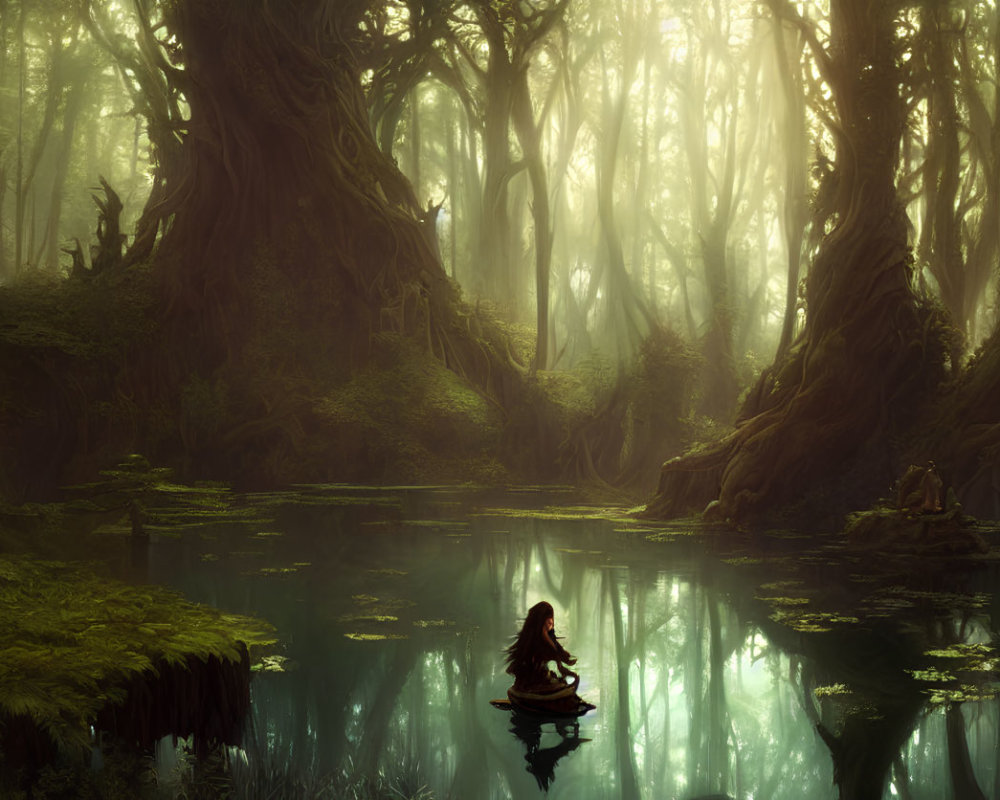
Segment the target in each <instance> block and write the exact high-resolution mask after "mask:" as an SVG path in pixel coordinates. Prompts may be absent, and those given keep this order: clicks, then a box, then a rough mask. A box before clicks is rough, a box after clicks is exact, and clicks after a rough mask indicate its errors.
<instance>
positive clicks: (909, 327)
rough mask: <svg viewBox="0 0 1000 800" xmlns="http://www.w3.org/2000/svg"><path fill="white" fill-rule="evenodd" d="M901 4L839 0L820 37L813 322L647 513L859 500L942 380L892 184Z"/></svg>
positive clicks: (891, 460) (786, 7)
mask: <svg viewBox="0 0 1000 800" xmlns="http://www.w3.org/2000/svg"><path fill="white" fill-rule="evenodd" d="M772 7H773V8H774V10H775V11H776V13H779V14H781V15H782V16H783V17H784V18H785V19H786V24H791V25H798V24H804V21H803V20H801V19H799V18H798V17H797V15H796V12H795V11H794V9H793V7H792V6H791V4H786V3H774V4H772ZM900 8H902V4H901V3H898V2H885V3H870V2H867V0H833V2H832V3H831V9H830V27H831V31H830V38H829V42H828V44H827V45H826V46H825V47H824V46H822V45H820V43H819V42H818V41H816V39H815V38H813V39H812V41H811V44H812V46H813V49H814V52H815V56H816V60H817V63H818V64H819V65H820V68H821V69H822V72H823V78H824V80H825V82H826V83H827V84H828V85H829V87H830V89H831V91H832V93H833V96H834V101H835V108H836V111H837V115H838V117H837V119H835V120H833V121H832V124H833V134H834V140H835V144H836V157H835V165H834V166H835V169H834V173H833V176H832V178H831V180H832V181H834V183H833V186H832V187H831V188H832V192H833V200H832V203H833V205H832V211H833V216H832V226H831V229H830V230H829V232H828V233H827V234H826V236H825V238H824V239H823V240H822V243H821V245H820V248H819V251H818V253H817V255H816V257H815V260H814V261H813V263H812V265H811V267H810V273H809V277H808V284H807V290H806V308H807V312H806V313H807V316H806V322H805V326H804V328H803V330H802V331H801V333H800V334H799V336H798V338H797V340H796V341H795V342H794V343H793V345H792V346H791V348H790V349H789V350H788V352H787V353H786V354H785V355H783V356H782V357H780V358H779V360H778V361H777V362H776V363H775V364H774V365H773V366H772V367H771V368H769V369H768V370H766V371H765V372H764V374H763V376H762V377H761V379H760V380H759V381H758V383H757V384H756V386H755V387H754V388H753V389H752V391H751V394H750V395H749V397H748V399H747V401H746V403H745V405H744V408H743V411H742V414H741V417H740V420H739V421H738V423H737V425H736V428H735V429H734V430H733V432H732V433H731V434H729V435H728V436H726V437H725V438H724V439H723V440H722V441H720V442H719V443H717V444H714V445H712V446H710V447H708V448H706V449H705V450H703V451H700V452H697V453H693V454H689V455H687V456H684V457H681V458H678V459H674V460H672V461H669V462H667V463H666V464H665V465H664V466H663V469H662V472H661V476H660V483H659V488H658V491H657V494H656V497H655V499H654V500H653V501H652V502H651V503H650V505H649V506H648V509H647V511H648V513H650V514H652V515H656V516H674V515H678V514H684V513H688V512H691V511H701V510H703V509H705V508H706V507H708V506H710V505H711V509H712V510H713V511H714V512H715V513H716V514H718V515H719V516H721V517H723V518H727V519H732V520H736V521H749V520H753V519H755V518H756V519H760V518H763V517H766V516H769V515H771V514H772V513H773V512H774V511H775V509H778V508H788V507H794V506H796V505H797V504H802V505H803V506H804V507H813V508H815V507H818V506H826V505H828V504H829V503H830V502H831V501H832V502H833V503H834V504H835V505H839V506H840V508H839V509H838V510H841V511H843V510H846V509H849V508H851V507H852V504H853V506H854V507H859V506H860V507H864V506H865V505H867V504H868V503H869V502H871V500H872V499H873V498H875V497H877V496H879V495H880V494H883V493H884V492H885V491H886V489H887V488H888V487H889V486H890V485H891V483H892V480H893V478H894V476H895V475H896V473H897V470H898V460H899V457H900V453H899V451H898V449H897V446H898V444H899V438H898V437H899V436H900V435H901V434H903V432H904V431H906V430H907V429H908V428H909V427H911V426H912V424H913V423H914V421H915V419H916V418H917V415H918V414H919V412H920V411H921V410H922V408H923V407H924V404H925V403H926V402H927V401H928V400H929V398H930V396H931V393H932V391H933V390H934V389H935V388H936V387H937V386H938V384H939V383H940V382H941V380H942V379H943V378H944V374H945V366H946V357H947V354H946V352H945V350H944V348H943V346H942V344H941V338H940V337H939V336H938V335H937V333H938V331H939V329H940V327H941V323H940V321H939V319H938V316H937V313H936V312H935V311H934V310H933V309H931V308H930V307H928V306H926V305H925V304H923V303H922V302H921V301H919V300H918V297H917V295H916V293H915V292H914V288H913V262H912V256H911V253H910V250H909V247H908V242H907V229H906V216H905V213H904V208H903V205H902V202H901V200H900V197H899V195H898V193H897V187H896V178H897V168H898V166H899V149H900V140H901V136H902V133H903V127H904V124H905V121H906V97H905V95H904V94H903V91H904V87H903V64H904V61H903V59H902V58H901V43H900V41H899V38H898V36H899V33H898V28H897V24H896V22H897V14H898V12H899V10H900ZM834 498H835V499H834Z"/></svg>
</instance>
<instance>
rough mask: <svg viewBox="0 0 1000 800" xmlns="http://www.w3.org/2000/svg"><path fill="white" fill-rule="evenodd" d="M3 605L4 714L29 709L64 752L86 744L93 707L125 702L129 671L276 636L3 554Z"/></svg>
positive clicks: (156, 595) (155, 590)
mask: <svg viewBox="0 0 1000 800" xmlns="http://www.w3.org/2000/svg"><path fill="white" fill-rule="evenodd" d="M0 607H2V608H4V609H5V613H4V614H3V615H2V618H0V722H2V723H4V724H6V723H8V722H9V721H11V720H14V719H17V718H19V717H21V718H25V717H26V718H28V719H30V720H31V722H32V723H33V725H34V727H35V728H36V729H38V730H39V731H40V732H42V733H44V734H45V735H46V736H47V737H48V738H49V739H50V740H51V741H52V742H53V743H54V744H55V745H56V746H57V747H58V748H59V749H61V750H64V751H71V750H73V749H78V748H82V747H87V746H89V745H90V742H91V725H92V724H93V721H94V720H95V719H96V717H97V715H98V713H99V712H100V711H101V709H102V708H104V707H105V706H107V705H109V704H112V705H120V704H121V703H123V702H124V700H125V689H124V688H123V687H125V686H126V685H127V684H128V683H129V680H130V679H131V678H132V677H134V676H135V675H137V674H140V673H147V674H149V675H150V676H152V678H153V679H155V678H156V677H157V666H158V665H160V666H162V665H169V666H171V667H177V668H181V669H186V668H187V664H188V663H189V659H190V658H191V657H196V658H198V659H201V660H202V661H207V660H208V658H209V657H210V656H213V655H214V656H216V657H217V658H219V659H220V660H229V661H236V662H238V661H239V660H240V658H241V652H242V645H243V644H245V645H246V646H247V647H248V648H253V647H260V646H265V645H267V644H270V643H272V642H273V641H274V637H273V633H274V632H273V629H272V628H271V627H270V626H269V625H267V623H264V622H262V621H260V620H256V619H252V618H248V617H244V616H239V615H235V614H227V613H224V612H221V611H219V610H216V609H213V608H210V607H207V606H201V605H197V604H195V603H191V602H189V601H187V600H184V599H183V598H182V597H180V596H179V595H177V594H175V593H173V592H170V591H168V590H166V589H163V588H161V587H157V586H139V587H136V586H129V585H126V584H123V583H119V582H115V581H111V580H108V579H105V578H101V577H98V576H97V575H95V574H93V573H92V572H90V571H88V570H86V569H85V568H82V567H79V566H75V565H72V564H65V563H59V562H52V561H41V560H36V559H31V558H27V557H17V558H13V557H6V556H4V557H0Z"/></svg>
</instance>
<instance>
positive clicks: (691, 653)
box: [149, 487, 1000, 800]
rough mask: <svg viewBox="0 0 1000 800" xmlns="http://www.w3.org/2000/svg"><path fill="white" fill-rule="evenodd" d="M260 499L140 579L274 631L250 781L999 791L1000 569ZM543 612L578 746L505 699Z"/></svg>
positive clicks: (498, 509)
mask: <svg viewBox="0 0 1000 800" xmlns="http://www.w3.org/2000/svg"><path fill="white" fill-rule="evenodd" d="M248 502H249V503H250V505H251V506H252V507H253V509H255V510H256V513H258V515H259V519H258V520H257V521H255V522H252V523H243V524H239V525H216V526H207V527H202V528H199V529H195V530H193V531H188V532H186V533H183V534H182V535H180V536H177V537H166V536H160V537H154V543H153V545H152V548H151V551H150V560H149V571H150V572H149V578H150V579H151V580H153V581H156V582H159V583H165V584H168V585H172V586H174V587H176V588H177V589H179V590H181V591H183V592H184V593H185V594H186V595H187V596H188V597H190V598H191V599H194V600H198V601H201V602H206V603H210V604H212V605H216V606H218V607H220V608H224V609H227V610H231V611H236V612H242V613H252V614H255V615H257V616H260V617H263V618H265V619H267V620H269V621H270V622H271V623H273V624H274V625H275V626H276V628H277V630H278V635H279V637H280V640H281V643H280V645H279V647H278V648H277V650H276V653H275V655H276V656H280V657H279V658H271V659H268V660H267V661H266V664H265V667H266V669H263V670H262V671H260V672H258V673H257V675H256V676H255V678H254V680H253V683H252V698H253V719H252V725H251V727H250V730H249V731H248V733H247V743H246V746H245V748H244V750H243V752H240V753H237V754H236V759H237V761H238V762H242V763H243V764H244V765H245V767H246V772H247V774H250V773H253V772H254V771H255V770H256V771H261V770H263V771H268V770H270V771H271V772H283V773H286V774H290V775H295V776H297V780H299V781H301V782H302V783H303V785H307V784H309V782H314V783H316V784H317V785H318V783H319V782H320V781H321V779H322V777H323V776H325V775H329V774H331V773H335V772H340V773H341V774H347V773H350V774H352V775H377V774H380V773H381V775H383V776H385V779H386V780H387V781H389V782H390V783H392V784H393V785H395V786H396V787H398V788H399V789H400V790H401V791H402V792H403V793H404V794H405V795H406V796H410V794H415V793H416V790H418V789H419V788H421V787H425V789H426V790H428V791H430V792H431V793H432V794H433V796H434V797H436V798H508V797H513V798H533V797H545V796H547V797H550V798H579V799H582V800H587V799H588V798H595V799H596V798H680V799H681V800H685V799H686V798H693V797H697V796H700V795H708V794H713V795H714V794H722V795H728V796H731V797H733V798H740V800H748V799H749V798H754V799H755V800H764V799H770V800H781V799H782V798H788V800H793V799H794V800H801V799H802V798H815V799H816V800H822V799H823V798H837V797H838V796H841V795H839V794H838V791H839V789H838V784H837V782H836V781H835V777H836V779H837V781H839V783H840V785H841V786H842V787H844V792H845V793H846V794H844V795H843V796H852V797H856V798H859V800H861V799H863V798H865V797H871V798H882V797H885V798H891V797H900V796H902V797H911V798H949V797H955V796H956V792H957V793H958V795H957V796H961V793H963V792H965V793H968V792H971V791H973V788H972V787H974V786H978V787H979V789H980V790H981V791H982V793H983V796H984V797H994V798H1000V770H998V767H997V760H998V727H1000V706H998V701H997V700H996V699H995V698H994V697H993V696H992V693H993V691H994V690H995V688H996V685H997V684H996V680H997V673H996V670H997V662H996V649H995V648H996V644H997V640H998V621H1000V613H998V608H1000V606H998V601H997V597H998V594H997V592H996V583H997V570H996V568H995V567H994V566H992V565H994V564H996V563H997V562H996V561H995V560H991V559H979V560H976V561H974V562H963V563H962V564H960V565H959V567H958V568H956V569H952V570H951V571H950V572H949V573H948V574H947V575H943V574H942V571H941V570H940V569H937V568H935V569H928V568H927V565H926V563H925V561H919V560H906V559H902V560H901V559H899V558H895V559H880V558H877V557H875V556H873V555H866V556H865V557H862V558H858V557H855V556H851V555H848V554H845V553H844V552H843V551H841V550H840V549H839V548H838V547H837V546H836V543H835V542H832V541H831V540H828V539H824V538H822V537H816V536H804V535H798V534H796V535H793V534H791V533H788V532H775V533H772V534H770V535H768V536H766V537H763V538H760V539H757V540H754V541H753V542H751V540H750V539H749V538H748V537H747V536H745V535H734V534H731V533H725V532H719V531H705V530H700V531H699V530H696V529H695V528H694V527H693V526H691V525H687V526H685V525H678V524H672V525H662V526H657V525H651V524H649V523H647V522H644V521H640V520H636V519H634V518H629V517H627V516H626V514H625V513H624V510H623V509H611V510H600V509H594V508H583V507H579V506H575V505H574V503H576V502H578V501H577V500H576V498H575V497H574V495H573V494H572V493H571V492H569V491H555V490H547V491H544V492H543V491H532V490H519V491H514V490H508V491H502V492H501V491H496V490H493V491H485V490H472V489H461V490H458V489H446V488H433V487H429V488H423V489H414V488H410V489H397V490H391V489H385V490H375V489H365V488H360V487H325V488H322V487H316V488H304V489H303V490H302V491H301V492H299V493H297V494H295V495H294V496H280V497H279V496H271V497H256V498H251V499H250V500H249V501H248ZM539 600H548V601H549V602H551V603H552V605H553V606H554V607H555V609H556V630H557V631H558V633H559V635H560V636H561V637H562V638H563V643H564V645H565V646H566V647H567V648H568V649H569V650H570V651H571V652H572V653H573V654H574V655H575V656H576V657H577V658H578V664H577V667H576V670H577V671H578V672H579V673H580V675H581V677H582V681H581V689H580V694H581V695H582V696H583V697H584V698H585V699H587V700H589V701H590V702H592V703H595V704H596V706H597V709H596V710H595V711H592V712H590V713H589V714H587V715H586V716H584V717H583V718H582V719H581V720H580V721H579V726H578V727H576V726H572V725H567V726H562V727H561V728H560V727H559V726H557V725H555V724H554V723H545V724H542V725H541V726H539V725H537V724H533V723H530V722H529V723H528V724H523V723H522V722H519V721H517V720H514V719H513V718H512V716H511V714H510V713H509V712H503V711H499V710H497V709H494V708H493V707H491V706H490V704H489V701H490V699H492V698H501V697H504V696H505V693H506V689H507V686H508V685H509V682H510V681H509V676H507V675H506V674H505V673H504V671H503V663H502V651H503V648H504V647H505V646H506V645H507V644H508V642H509V641H510V639H511V637H512V636H513V635H514V633H515V632H516V631H517V629H518V627H519V625H520V623H521V620H522V619H523V617H524V614H525V612H526V611H527V609H528V608H529V607H530V606H531V605H533V604H534V603H535V602H537V601H539ZM949 700H953V701H954V700H963V701H964V702H962V703H961V705H955V704H951V705H949V703H948V701H949ZM949 708H950V709H951V710H950V712H949V711H948V709H949ZM966 754H967V758H966ZM950 758H951V759H955V758H958V760H959V761H961V760H962V759H965V760H966V761H967V763H968V767H967V768H964V769H951V768H950V767H949V763H950ZM835 763H836V773H837V774H836V776H835ZM956 781H957V783H956ZM970 781H974V783H970Z"/></svg>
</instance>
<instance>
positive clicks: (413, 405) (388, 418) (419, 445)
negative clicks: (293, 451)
mask: <svg viewBox="0 0 1000 800" xmlns="http://www.w3.org/2000/svg"><path fill="white" fill-rule="evenodd" d="M373 348H374V352H373V357H372V360H371V363H370V364H369V365H368V366H367V367H365V368H364V369H362V370H361V371H359V372H358V373H357V374H356V375H355V376H354V377H353V378H352V379H351V380H349V381H348V382H347V383H346V384H344V385H343V386H341V387H340V388H339V389H338V390H337V391H336V392H333V393H330V394H327V395H326V396H325V397H323V398H321V399H320V400H319V401H317V403H316V404H315V408H314V411H315V413H316V415H317V416H318V418H319V419H320V420H321V421H322V422H323V423H324V424H325V425H326V426H329V428H331V429H332V430H331V433H332V435H333V437H334V438H335V439H336V440H337V441H338V443H339V445H340V447H341V449H342V451H345V452H346V455H347V457H346V458H345V461H346V462H348V463H353V464H354V465H355V467H356V468H357V469H358V470H359V472H360V473H362V474H363V473H365V472H372V471H375V472H377V473H378V474H391V475H394V476H398V477H400V478H403V479H412V480H418V481H422V480H425V479H426V478H427V477H428V476H433V477H435V478H438V479H463V480H468V479H470V478H472V479H474V480H476V479H478V480H484V481H487V482H494V481H496V480H499V479H502V478H503V476H504V475H505V471H504V470H503V468H502V467H500V465H499V463H498V462H497V461H496V459H495V457H494V456H493V453H494V452H495V450H496V445H497V442H498V440H499V436H500V426H501V422H502V420H501V417H500V414H499V411H498V409H497V408H496V406H495V405H494V404H492V403H490V402H489V401H488V400H487V399H486V398H485V397H483V396H482V395H480V394H479V393H478V392H476V391H475V390H473V389H472V388H471V386H470V385H469V384H468V383H467V382H465V381H464V380H462V379H461V378H459V376H458V375H456V374H455V373H454V372H452V371H451V370H450V369H447V368H446V367H445V366H444V365H443V364H442V363H441V362H440V361H438V360H437V359H435V358H432V357H431V356H430V355H429V354H428V353H426V352H424V351H423V350H421V349H420V348H418V347H417V346H416V345H415V344H413V343H412V342H410V341H408V340H406V339H403V338H401V337H399V336H396V335H393V334H379V335H377V336H375V337H374V338H373Z"/></svg>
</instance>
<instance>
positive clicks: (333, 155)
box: [0, 0, 1000, 520]
mask: <svg viewBox="0 0 1000 800" xmlns="http://www.w3.org/2000/svg"><path fill="white" fill-rule="evenodd" d="M0 43H2V46H0V237H2V238H0V281H2V282H3V288H2V290H0V369H2V373H3V381H2V384H0V493H2V495H3V496H5V497H7V498H8V499H10V500H15V501H22V500H25V499H38V498H44V497H46V496H49V495H51V494H52V493H53V492H54V491H55V490H56V488H57V487H59V486H61V485H66V484H67V483H72V482H76V481H82V480H86V479H89V478H91V477H93V476H94V475H95V474H97V472H98V471H99V470H101V469H107V468H109V467H111V466H113V465H114V464H116V463H119V462H120V461H121V460H122V459H123V458H125V457H126V456H127V454H129V453H134V452H139V453H142V454H143V455H145V456H146V457H148V458H149V459H150V461H151V462H153V463H156V464H162V465H166V466H170V467H173V468H174V469H175V470H177V471H178V473H179V474H180V475H181V476H182V477H184V478H185V479H188V480H198V479H216V480H226V481H232V482H235V483H236V484H237V485H239V486H242V487H245V488H263V487H270V486H276V485H283V484H287V483H291V482H319V481H379V482H386V481H407V482H414V481H417V482H427V481H436V480H449V481H454V480H472V481H479V482H505V481H569V482H576V483H582V484H586V485H589V486H599V487H604V488H611V487H614V488H615V489H618V490H622V491H626V492H629V493H631V494H632V495H633V496H635V497H639V498H641V499H642V500H650V499H651V502H650V505H649V511H650V513H654V514H657V515H661V516H670V515H676V514H684V513H689V512H691V511H701V510H702V509H704V508H705V507H706V506H707V505H708V504H709V503H712V502H713V501H718V503H717V504H715V506H714V507H715V508H717V509H718V510H719V512H720V513H721V514H722V515H723V516H724V517H727V518H730V519H734V520H750V519H754V518H758V517H764V516H773V515H774V514H775V512H776V511H778V510H783V511H801V512H803V513H808V514H813V515H816V514H826V513H833V514H839V513H843V512H844V511H847V510H851V509H852V508H863V507H867V506H868V505H869V504H871V503H872V502H873V501H874V500H875V499H876V498H878V497H881V496H886V495H887V494H888V493H889V491H890V488H891V486H892V484H893V481H894V480H896V479H897V478H898V477H899V476H900V475H901V474H902V472H903V471H904V470H905V468H906V465H907V464H909V463H923V462H925V461H927V460H928V459H933V460H934V461H935V462H936V463H937V465H938V469H939V471H940V472H941V474H942V475H943V477H944V478H945V482H946V484H947V485H948V486H951V487H953V488H954V489H955V491H956V492H957V495H958V497H959V499H960V500H961V501H962V502H963V504H964V505H965V507H966V508H967V510H969V511H971V512H972V513H975V514H979V515H982V516H988V517H994V518H996V517H1000V507H998V497H1000V491H998V490H1000V403H998V402H997V400H998V399H1000V339H998V333H997V322H998V314H997V274H998V258H1000V224H998V223H1000V71H998V56H1000V20H998V12H997V9H996V7H995V5H994V4H992V3H987V2H979V1H978V0H953V1H952V2H947V1H945V0H942V1H941V2H932V3H928V2H919V3H918V2H879V3H869V2H862V1H861V0H830V1H829V2H791V1H790V0H758V1H756V2H751V1H749V0H712V1H711V2H703V0H561V1H560V2H529V1H528V0H521V2H507V1H506V0H504V2H476V1H473V2H452V1H451V0H407V1H406V2H380V1H379V0H369V1H368V2H358V1H356V0H340V1H339V2H332V1H331V2H323V1H322V0H309V1H308V2H291V0H269V1H268V2H247V1H246V0H213V2H205V1H204V0H171V2H156V0H83V2H80V1H79V0H72V1H70V0H32V2H16V1H15V0H0ZM977 351H978V354H977V355H974V354H976V353H977ZM665 461H668V463H667V464H666V466H665V467H663V470H662V472H661V465H662V464H663V463H664V462H665Z"/></svg>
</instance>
